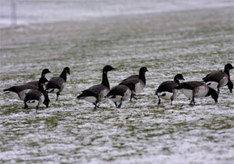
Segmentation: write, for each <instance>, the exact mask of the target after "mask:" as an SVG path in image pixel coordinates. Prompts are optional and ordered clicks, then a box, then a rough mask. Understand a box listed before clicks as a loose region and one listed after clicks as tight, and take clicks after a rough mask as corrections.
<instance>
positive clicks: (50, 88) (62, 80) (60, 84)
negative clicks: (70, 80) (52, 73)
mask: <svg viewBox="0 0 234 164" xmlns="http://www.w3.org/2000/svg"><path fill="white" fill-rule="evenodd" d="M67 74H69V75H70V68H69V67H65V68H64V69H63V71H62V73H61V74H60V76H59V77H52V78H51V79H50V80H49V82H48V83H47V85H46V91H47V92H48V93H53V92H55V93H56V95H57V98H56V101H57V100H58V98H59V95H60V93H61V92H62V91H63V89H64V87H65V85H66V82H67Z"/></svg>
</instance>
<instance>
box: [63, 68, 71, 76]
mask: <svg viewBox="0 0 234 164" xmlns="http://www.w3.org/2000/svg"><path fill="white" fill-rule="evenodd" d="M63 71H64V72H66V73H67V74H69V75H70V68H69V67H65V68H64V69H63Z"/></svg>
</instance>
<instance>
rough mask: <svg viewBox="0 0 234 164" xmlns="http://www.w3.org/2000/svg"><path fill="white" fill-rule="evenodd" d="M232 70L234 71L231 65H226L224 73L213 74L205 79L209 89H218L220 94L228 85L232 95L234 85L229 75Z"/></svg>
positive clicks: (216, 72) (215, 72)
mask: <svg viewBox="0 0 234 164" xmlns="http://www.w3.org/2000/svg"><path fill="white" fill-rule="evenodd" d="M231 69H233V66H232V65H231V64H226V65H225V67H224V71H214V72H211V73H210V74H207V75H206V77H204V78H203V81H204V82H206V84H207V85H209V87H211V88H213V89H218V93H219V92H220V88H221V87H223V86H225V85H227V86H228V89H229V90H230V93H232V89H233V83H232V81H231V79H230V73H229V71H230V70H231Z"/></svg>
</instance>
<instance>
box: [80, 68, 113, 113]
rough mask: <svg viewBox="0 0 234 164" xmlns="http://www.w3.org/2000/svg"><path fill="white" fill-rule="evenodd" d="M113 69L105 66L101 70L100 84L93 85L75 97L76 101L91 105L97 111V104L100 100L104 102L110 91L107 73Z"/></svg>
mask: <svg viewBox="0 0 234 164" xmlns="http://www.w3.org/2000/svg"><path fill="white" fill-rule="evenodd" d="M113 69H115V68H113V67H112V66H110V65H106V66H105V67H104V68H103V70H102V82H101V84H98V85H94V86H92V87H90V88H88V89H86V90H84V91H82V93H81V94H80V95H78V96H77V98H78V99H84V100H86V101H88V102H91V103H93V105H94V109H97V108H98V107H99V106H98V103H100V102H101V101H102V100H104V98H105V96H106V95H107V94H108V92H109V91H110V84H109V81H108V77H107V73H108V72H109V71H111V70H113Z"/></svg>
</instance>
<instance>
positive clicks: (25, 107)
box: [24, 102, 29, 114]
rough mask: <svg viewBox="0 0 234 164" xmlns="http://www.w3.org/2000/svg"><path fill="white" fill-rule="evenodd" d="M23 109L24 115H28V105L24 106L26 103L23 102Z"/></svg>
mask: <svg viewBox="0 0 234 164" xmlns="http://www.w3.org/2000/svg"><path fill="white" fill-rule="evenodd" d="M24 109H25V113H27V114H28V113H29V111H28V105H27V104H26V102H24Z"/></svg>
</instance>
